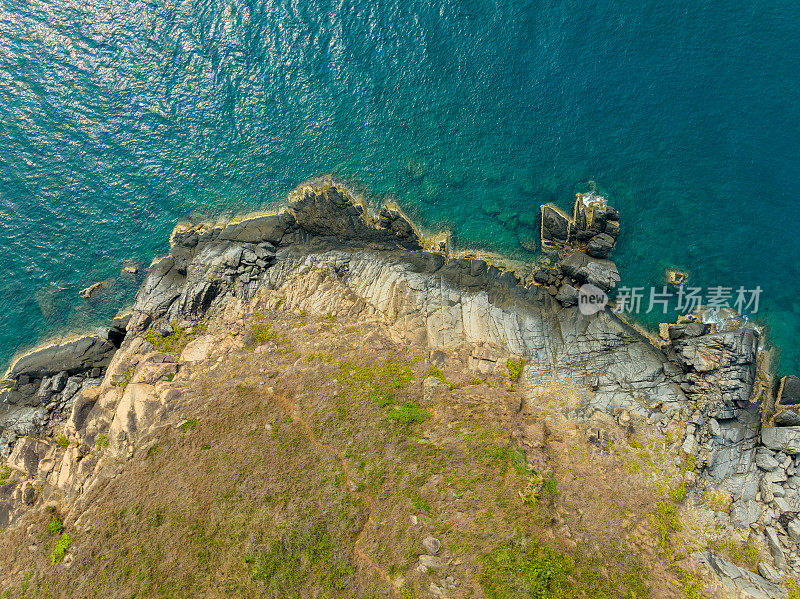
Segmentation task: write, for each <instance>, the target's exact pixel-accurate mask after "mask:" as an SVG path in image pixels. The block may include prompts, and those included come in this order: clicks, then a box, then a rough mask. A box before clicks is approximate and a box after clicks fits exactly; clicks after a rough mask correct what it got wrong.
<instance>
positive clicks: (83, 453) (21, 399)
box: [0, 179, 800, 597]
mask: <svg viewBox="0 0 800 599" xmlns="http://www.w3.org/2000/svg"><path fill="white" fill-rule="evenodd" d="M619 234H620V215H619V213H618V212H617V211H616V210H614V209H613V208H612V207H611V206H609V205H608V204H607V203H606V201H605V199H604V198H602V197H600V196H598V195H596V194H594V193H590V194H579V195H578V197H577V198H576V202H575V207H574V210H573V215H572V216H568V215H567V214H565V213H563V212H561V211H560V210H558V209H556V208H555V207H552V206H543V207H542V208H541V235H542V247H543V248H544V249H545V250H547V251H550V252H551V253H552V254H553V258H552V263H551V265H548V266H544V267H541V268H538V269H536V270H535V271H534V272H533V274H532V276H531V277H529V278H528V279H527V280H521V279H520V278H519V277H518V276H517V274H515V272H513V271H511V270H508V269H505V268H502V267H498V266H496V265H493V264H491V263H489V262H487V261H486V260H482V259H479V258H464V257H459V256H453V255H449V253H448V244H447V243H446V242H443V241H442V238H436V239H435V240H427V239H425V238H424V237H423V236H422V235H421V234H420V233H419V232H418V231H417V229H416V228H415V227H414V225H413V224H412V223H411V222H410V221H409V220H408V219H407V218H406V217H405V216H404V215H403V214H402V212H401V211H399V210H398V209H396V208H395V207H384V208H383V209H382V210H381V211H380V212H379V213H378V214H377V215H376V216H372V215H371V214H370V213H369V210H368V209H367V208H366V207H365V206H364V205H362V204H360V203H359V202H357V201H356V200H354V199H353V198H352V197H351V196H350V194H349V193H348V192H347V191H346V190H345V189H343V188H342V187H341V186H339V185H337V184H335V183H333V182H331V181H330V180H327V179H326V180H320V181H315V182H313V183H310V184H307V185H304V186H301V187H299V188H298V189H297V190H295V191H294V192H293V193H292V194H291V196H290V198H289V202H288V206H287V208H286V209H284V210H282V211H281V212H279V213H277V214H269V215H261V216H257V217H253V218H248V219H245V220H241V221H238V222H232V223H228V224H224V225H217V226H210V225H197V226H189V225H179V226H178V227H176V229H175V231H174V232H173V234H172V236H171V239H170V246H171V247H170V252H169V254H168V255H167V256H165V257H162V258H160V259H158V260H156V261H154V262H153V264H152V265H151V266H150V269H149V271H148V273H147V277H146V279H145V281H144V283H143V284H142V286H141V288H140V290H139V292H138V294H137V296H136V299H135V301H134V304H133V307H132V309H131V313H130V315H128V316H126V317H125V318H120V319H117V320H115V321H114V322H113V323H112V324H111V325H110V326H109V327H108V328H107V329H103V330H100V331H97V332H96V333H94V334H92V335H89V336H85V337H82V338H80V339H77V340H74V341H72V342H70V343H67V344H63V345H56V346H52V347H48V348H44V349H40V350H37V351H34V352H32V353H30V354H28V355H26V356H24V357H23V358H21V359H20V360H18V361H17V362H16V363H15V364H14V365H13V366H12V367H11V368H10V370H9V372H8V373H7V375H6V378H5V379H4V380H3V382H2V383H1V384H0V456H2V457H3V458H4V459H5V461H6V463H7V465H8V467H10V469H11V470H12V471H13V474H12V475H11V477H10V479H9V481H8V482H7V483H6V484H4V485H3V486H2V487H0V528H6V527H10V526H13V525H14V523H15V522H16V521H17V520H19V519H20V518H21V516H22V514H24V513H25V512H26V511H27V510H30V509H36V508H37V506H41V505H44V504H46V503H48V502H53V501H62V502H71V503H72V504H74V505H76V506H78V505H80V497H81V496H82V495H83V494H84V493H85V491H86V489H87V488H90V487H91V486H93V485H97V484H100V482H101V481H102V480H103V479H104V477H108V476H111V474H110V473H111V472H113V468H114V464H116V463H118V462H120V461H124V459H125V456H127V455H129V453H130V452H132V451H133V449H134V448H135V447H137V446H138V444H139V443H140V442H141V441H142V440H143V439H145V438H146V437H147V434H148V433H149V432H152V430H153V429H154V427H157V426H159V423H160V422H162V421H163V420H164V419H166V418H168V416H169V414H170V413H172V406H171V404H172V403H173V402H174V401H175V397H174V395H172V394H171V393H170V391H169V389H167V388H166V387H164V388H161V387H159V386H158V382H159V381H165V380H172V379H171V378H170V377H174V376H175V375H176V373H178V372H180V370H181V368H184V365H185V364H187V363H192V362H193V361H197V360H201V359H205V356H207V355H208V353H209V351H210V349H211V348H210V347H209V344H210V343H211V340H210V339H207V338H206V337H204V336H203V335H201V334H198V335H195V336H194V337H192V340H191V342H190V343H189V344H188V346H187V347H186V348H185V349H183V350H182V353H181V354H180V357H179V359H176V357H175V356H174V355H172V354H171V353H170V352H169V351H164V350H163V348H161V349H159V348H158V347H157V346H158V345H159V341H158V340H159V339H169V338H170V336H172V335H174V334H175V332H176V331H190V330H197V327H198V326H199V325H198V323H201V322H204V321H207V320H208V319H217V320H219V321H221V322H225V323H229V325H230V326H231V327H236V326H238V324H237V323H240V322H241V321H242V320H243V319H244V316H245V315H246V314H248V313H252V312H254V311H257V310H258V309H259V308H268V309H271V310H275V309H281V310H288V311H295V312H302V311H306V312H308V313H313V314H323V315H324V314H334V315H337V314H342V315H347V316H348V317H352V318H359V319H362V318H363V319H369V320H371V321H375V322H379V323H380V324H381V325H382V326H384V327H385V328H386V330H387V331H388V332H389V334H390V335H391V336H392V338H393V339H395V340H397V341H398V342H402V343H407V344H411V345H415V346H418V347H423V348H427V349H428V350H430V351H432V352H436V351H445V350H454V349H457V348H458V349H463V348H468V351H469V353H470V365H471V368H472V369H473V370H474V371H475V372H476V373H478V374H489V373H493V372H495V373H496V372H501V371H503V370H505V369H506V368H507V364H508V361H509V359H519V360H522V361H523V363H524V364H525V365H524V368H523V369H522V373H521V378H520V385H522V386H523V387H524V390H525V394H526V398H527V401H529V402H534V401H536V400H537V399H536V398H537V397H539V396H540V395H541V394H542V393H544V392H546V391H547V389H549V388H552V387H553V386H554V385H569V386H570V389H572V390H573V392H574V396H575V397H574V400H573V401H574V405H571V406H569V409H568V411H567V416H568V418H570V419H571V420H572V421H574V422H576V423H579V424H582V425H585V426H586V427H587V430H590V431H594V432H593V433H592V434H595V435H596V437H597V442H598V443H602V442H603V433H602V431H601V430H600V429H601V428H602V426H601V425H602V423H603V422H604V421H605V420H606V419H609V418H610V419H612V420H613V421H615V422H616V423H618V424H620V425H624V426H629V427H653V428H659V429H661V430H664V431H667V430H668V429H670V430H672V429H674V428H676V427H677V428H680V429H681V430H682V431H683V436H682V438H680V439H676V440H675V444H676V445H675V447H676V449H675V451H676V452H678V454H679V455H680V456H682V458H683V459H687V460H688V461H689V462H691V463H692V464H693V468H692V471H691V472H689V473H687V481H688V482H689V483H690V484H692V485H695V487H696V488H697V489H698V493H700V492H702V490H703V489H715V490H717V491H719V492H721V493H724V494H726V496H727V497H728V498H729V510H728V511H727V512H724V511H720V510H716V511H715V512H714V513H712V514H710V516H709V517H711V518H712V519H716V521H717V523H718V524H719V525H720V526H727V527H730V529H731V530H739V531H740V532H741V531H744V533H742V534H745V535H752V536H753V537H754V538H755V539H756V540H757V541H758V542H760V543H762V544H763V545H764V546H765V547H767V548H768V551H769V554H770V557H771V560H765V561H764V562H762V567H761V568H759V572H758V573H753V572H747V571H743V570H741V569H738V568H737V567H736V566H733V564H730V563H728V562H726V561H725V560H724V559H723V558H722V557H720V556H717V555H714V554H713V553H708V552H705V553H702V554H700V553H698V554H697V555H696V556H695V557H696V561H697V562H698V564H705V565H706V566H707V568H708V571H709V573H713V575H714V576H716V577H717V578H718V579H719V580H720V581H721V583H722V584H723V585H724V586H725V588H728V589H730V590H731V593H733V592H735V593H739V595H738V596H742V597H775V596H785V595H786V593H785V591H784V590H782V589H781V588H780V587H779V586H778V584H779V583H781V581H782V577H783V576H799V575H800V548H798V542H800V518H798V514H800V380H798V379H797V378H796V377H785V378H783V379H782V380H781V381H780V382H779V383H777V382H776V381H774V380H773V375H772V374H771V373H770V371H769V368H768V364H767V363H766V355H765V352H764V351H763V350H762V346H763V344H764V339H763V336H762V333H761V332H760V331H759V329H758V328H757V327H754V326H753V325H751V324H747V323H744V322H742V321H741V320H739V319H737V318H728V319H723V320H721V321H719V323H712V322H704V320H707V319H704V316H703V314H697V315H694V316H692V317H690V318H686V319H684V320H682V321H681V322H678V323H672V324H667V325H664V326H663V327H662V338H661V339H660V340H659V341H658V342H656V343H654V342H653V340H652V339H650V338H648V337H647V336H645V335H643V334H641V333H640V332H638V331H637V330H636V329H635V328H633V327H631V326H629V325H628V324H627V323H625V322H624V321H623V320H621V319H620V318H618V317H617V316H616V315H614V314H613V313H611V312H610V311H608V310H606V311H601V312H598V313H596V314H593V315H591V316H586V315H584V314H582V313H581V311H580V310H579V309H578V307H577V304H578V301H579V288H580V286H581V285H584V284H590V285H593V286H595V287H597V288H599V289H601V290H603V291H606V292H608V291H610V290H612V289H613V288H614V287H615V286H616V285H617V283H618V282H619V281H620V275H619V272H618V270H617V268H616V266H615V265H614V263H613V261H612V260H611V259H610V258H609V256H610V254H611V252H612V251H613V248H614V246H615V244H616V239H617V237H618V235H619ZM60 439H64V440H65V441H66V446H65V445H64V444H63V443H60V442H59V440H60ZM100 439H103V440H104V441H103V442H104V443H106V444H107V445H108V452H107V453H106V454H103V456H100V457H97V456H91V455H89V453H90V452H89V451H88V450H87V448H91V447H93V446H96V445H97V444H98V440H100ZM84 507H85V506H84ZM76 509H77V508H76ZM710 575H711V574H710ZM729 596H734V595H733V594H731V595H729Z"/></svg>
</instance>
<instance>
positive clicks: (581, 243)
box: [534, 192, 620, 307]
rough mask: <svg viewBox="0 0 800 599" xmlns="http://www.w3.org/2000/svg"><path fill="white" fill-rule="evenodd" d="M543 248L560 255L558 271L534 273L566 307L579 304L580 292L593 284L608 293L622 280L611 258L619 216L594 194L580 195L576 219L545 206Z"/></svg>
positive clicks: (542, 227) (542, 232)
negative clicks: (581, 288) (580, 289)
mask: <svg viewBox="0 0 800 599" xmlns="http://www.w3.org/2000/svg"><path fill="white" fill-rule="evenodd" d="M541 218H542V226H541V235H542V249H544V250H545V251H548V252H552V253H554V254H556V255H557V256H558V259H559V264H558V265H557V266H556V267H554V268H542V269H539V270H538V271H537V272H536V273H534V278H535V280H536V282H537V283H539V284H541V285H544V286H545V287H546V289H547V292H548V293H549V294H550V295H552V296H553V297H555V298H556V299H557V300H558V301H559V303H560V304H561V305H563V306H565V307H569V306H574V305H575V304H577V303H578V289H579V288H580V287H581V286H582V285H586V284H588V285H592V286H594V287H596V288H598V289H599V290H602V291H605V292H608V291H610V290H612V289H613V288H614V287H616V286H617V283H619V281H620V276H619V271H618V270H617V267H616V265H615V264H614V263H613V262H612V261H611V260H608V259H607V257H608V255H609V254H610V253H611V251H612V250H613V249H614V246H615V245H616V243H617V237H618V236H619V232H620V228H619V213H618V212H617V211H616V209H614V208H612V207H611V206H609V205H608V204H607V203H606V200H605V198H604V197H602V196H600V195H597V194H596V193H594V192H591V193H586V194H581V193H579V194H576V197H575V206H574V208H573V216H572V218H570V217H569V216H567V215H566V214H564V213H563V212H562V211H561V210H559V209H558V208H557V207H555V206H552V205H550V204H545V205H544V206H542V207H541Z"/></svg>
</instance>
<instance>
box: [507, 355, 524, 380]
mask: <svg viewBox="0 0 800 599" xmlns="http://www.w3.org/2000/svg"><path fill="white" fill-rule="evenodd" d="M526 363H527V360H509V361H508V365H507V368H508V378H510V379H511V380H512V381H518V380H519V377H521V376H522V369H523V368H524V367H525V364H526Z"/></svg>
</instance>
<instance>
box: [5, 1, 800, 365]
mask: <svg viewBox="0 0 800 599" xmlns="http://www.w3.org/2000/svg"><path fill="white" fill-rule="evenodd" d="M0 47H2V51H0V222H2V228H0V252H1V253H0V266H2V267H3V269H4V272H5V276H4V277H3V278H2V279H0V297H2V299H3V306H2V310H1V311H0V363H2V362H4V361H5V360H7V359H8V358H10V357H11V355H12V354H13V353H14V352H15V351H17V350H18V349H20V348H24V347H28V346H30V345H32V344H34V343H36V342H37V341H40V340H44V339H47V338H49V337H52V336H53V335H55V334H57V333H60V332H63V331H67V330H75V329H82V328H86V327H88V326H91V325H93V324H96V323H98V322H101V321H102V320H103V319H105V318H107V317H109V316H110V315H111V314H113V312H114V311H115V310H116V308H117V307H119V306H120V305H121V304H123V303H125V302H129V301H130V299H131V298H132V294H133V292H134V290H135V288H136V286H137V284H138V282H139V280H138V279H135V278H133V277H127V278H126V277H120V276H119V272H120V268H121V266H122V264H123V263H124V261H126V260H129V259H132V260H138V261H139V262H142V263H148V262H149V261H150V260H151V259H152V257H153V256H155V255H156V254H158V253H163V252H165V251H166V249H167V237H168V234H169V232H170V230H171V229H172V227H173V225H174V223H175V221H177V220H178V219H181V218H185V217H187V216H189V217H193V218H200V217H213V216H219V215H224V214H231V213H236V212H242V211H246V210H251V209H254V208H257V207H262V206H266V205H275V204H277V203H278V202H279V201H280V200H281V198H283V197H284V195H285V194H286V192H287V191H288V190H290V189H291V188H293V187H294V186H295V185H297V184H298V183H300V182H302V181H303V180H305V179H307V178H309V177H312V176H315V175H319V174H322V173H329V172H332V173H336V174H338V175H339V176H340V177H341V178H344V179H345V180H348V181H351V182H353V184H354V185H357V186H359V187H361V188H363V189H364V190H367V191H369V193H370V194H372V195H373V196H375V197H377V196H381V195H385V194H388V195H392V196H394V197H396V198H397V199H398V200H399V202H400V203H401V205H403V206H404V207H405V208H406V209H407V210H408V211H409V212H410V213H411V214H412V215H413V216H414V217H415V218H417V219H418V220H419V221H420V222H421V223H422V224H423V225H425V226H428V227H435V226H438V225H442V224H445V225H447V226H449V227H450V228H451V229H452V230H453V232H454V236H455V239H456V241H457V243H458V244H460V245H461V246H477V247H484V248H490V249H494V250H500V251H504V252H511V253H515V254H516V255H518V256H520V257H531V254H527V253H526V252H525V251H524V250H522V248H521V246H520V240H525V239H528V238H534V239H535V238H537V231H536V216H537V213H538V206H539V205H540V204H541V203H544V202H550V201H554V202H556V203H558V204H560V205H561V206H563V207H565V208H566V207H569V206H570V205H571V198H572V196H573V194H574V193H575V191H576V190H581V189H584V188H585V186H586V184H587V181H589V180H594V181H596V182H597V184H598V185H599V187H600V188H601V190H603V191H604V192H605V193H607V195H608V196H609V198H610V199H611V201H612V203H613V204H614V205H616V206H617V207H618V208H619V209H620V210H621V212H622V215H623V236H622V238H621V240H620V244H619V247H618V250H617V254H616V258H617V261H618V264H619V266H620V270H621V272H622V276H623V283H624V284H627V285H629V286H630V285H642V286H649V285H651V284H652V283H656V282H658V281H659V280H660V277H661V274H662V270H663V268H664V266H666V265H670V264H672V265H677V266H682V267H685V268H688V269H689V270H691V272H692V279H691V280H692V283H694V284H696V285H698V286H700V285H702V286H709V285H724V286H730V287H736V286H738V285H743V286H745V287H747V288H752V287H755V286H756V285H760V286H761V287H762V288H763V289H764V292H763V295H762V302H761V310H760V312H759V314H758V317H760V318H762V319H765V320H766V322H768V323H769V324H770V325H771V326H772V337H773V339H775V340H776V341H777V342H778V343H780V344H781V345H782V346H783V350H784V351H783V362H782V369H783V370H784V371H786V372H788V371H800V350H799V348H800V346H799V345H797V344H794V346H793V343H794V340H795V339H796V338H797V337H798V333H800V299H798V294H799V293H800V267H799V266H798V253H799V252H798V248H799V247H800V241H799V240H798V233H797V231H798V229H797V223H798V219H800V206H798V198H797V197H796V195H797V184H798V181H799V180H800V149H798V139H800V102H798V98H800V78H799V77H798V74H799V73H800V4H797V3H791V2H785V1H780V2H778V1H769V0H756V1H750V2H743V1H741V0H733V1H731V2H725V3H713V5H712V3H698V2H696V1H691V2H690V1H688V0H672V1H670V2H666V1H663V2H662V1H658V2H655V1H652V0H649V1H644V2H642V1H639V2H632V1H631V2H626V1H617V2H612V1H608V0H605V1H599V0H598V1H587V0H569V1H566V0H565V1H562V2H525V1H522V0H505V1H502V0H498V1H494V2H489V1H474V0H461V1H455V0H449V1H435V2H430V1H419V0H404V1H403V2H399V1H394V0H392V1H379V2H376V1H375V0H351V1H348V2H326V1H322V0H296V1H294V2H278V1H259V0H254V1H243V0H226V1H222V0H198V1H186V2H177V1H176V0H161V1H159V2H155V1H149V2H143V1H140V2H133V1H126V0H115V1H114V2H111V1H108V0H81V1H80V2H78V1H77V0H73V1H72V2H68V1H65V0H48V1H42V0H0ZM107 277H117V278H116V279H115V283H114V284H113V285H112V286H111V287H110V289H109V290H108V291H107V292H106V293H105V295H104V296H103V297H100V298H99V299H97V300H94V301H90V302H87V301H84V300H82V299H80V298H78V296H77V292H78V290H80V289H81V288H83V287H85V286H87V285H89V284H90V283H92V282H95V281H97V280H101V279H105V278H107Z"/></svg>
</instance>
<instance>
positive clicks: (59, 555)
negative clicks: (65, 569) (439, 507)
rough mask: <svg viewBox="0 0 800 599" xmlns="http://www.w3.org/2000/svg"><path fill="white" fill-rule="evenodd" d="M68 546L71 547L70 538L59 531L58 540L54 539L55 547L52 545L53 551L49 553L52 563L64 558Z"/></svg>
mask: <svg viewBox="0 0 800 599" xmlns="http://www.w3.org/2000/svg"><path fill="white" fill-rule="evenodd" d="M70 547H72V539H71V538H70V536H69V535H68V534H67V533H65V532H64V533H61V536H60V537H59V539H58V541H56V545H55V547H53V552H52V553H51V554H50V560H51V561H52V562H53V565H55V564H57V563H59V562H60V561H61V560H63V559H64V556H65V555H66V554H67V551H69V548H70Z"/></svg>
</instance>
